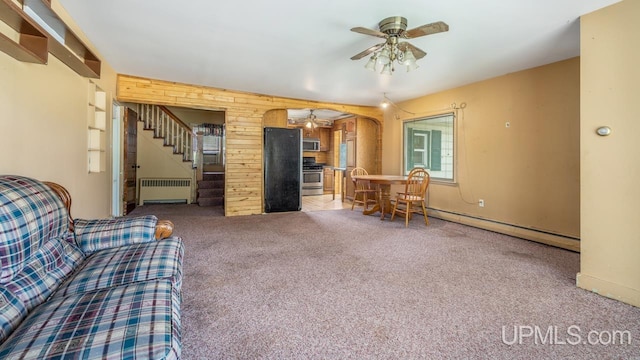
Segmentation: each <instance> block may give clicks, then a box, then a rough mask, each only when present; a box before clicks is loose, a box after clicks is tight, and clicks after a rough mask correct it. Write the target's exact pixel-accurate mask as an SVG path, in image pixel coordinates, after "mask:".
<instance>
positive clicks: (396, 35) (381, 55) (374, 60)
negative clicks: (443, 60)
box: [351, 16, 449, 75]
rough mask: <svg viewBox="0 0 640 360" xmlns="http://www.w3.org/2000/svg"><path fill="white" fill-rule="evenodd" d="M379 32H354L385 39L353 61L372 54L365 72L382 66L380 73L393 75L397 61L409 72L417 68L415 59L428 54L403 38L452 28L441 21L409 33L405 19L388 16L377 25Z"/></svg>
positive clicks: (358, 29) (358, 30) (354, 29)
mask: <svg viewBox="0 0 640 360" xmlns="http://www.w3.org/2000/svg"><path fill="white" fill-rule="evenodd" d="M378 29H379V30H373V29H368V28H363V27H360V26H358V27H354V28H352V29H351V31H354V32H357V33H360V34H365V35H371V36H375V37H379V38H383V39H385V41H384V42H383V43H380V44H377V45H374V46H372V47H370V48H368V49H366V50H364V51H362V52H360V53H358V54H356V55H354V56H352V57H351V60H358V59H361V58H363V57H365V56H367V55H369V54H373V55H371V58H370V59H369V61H368V62H367V64H366V65H365V66H364V67H365V68H366V69H368V70H371V71H375V70H376V65H380V66H382V71H381V72H380V73H381V74H386V75H391V74H392V73H393V71H394V70H395V69H394V67H393V65H394V62H397V63H398V64H400V65H404V66H406V67H407V72H409V71H412V70H415V69H417V68H418V64H416V60H418V59H422V58H423V57H424V56H425V55H427V53H426V52H424V51H422V50H421V49H419V48H417V47H415V46H413V45H411V44H409V43H408V42H406V41H399V40H400V39H413V38H417V37H420V36H425V35H431V34H436V33H439V32H443V31H449V25H447V24H445V23H444V22H442V21H437V22H434V23H431V24H425V25H422V26H418V27H417V28H414V29H411V30H407V19H406V18H404V17H402V16H392V17H388V18H386V19H384V20H382V21H380V22H379V23H378Z"/></svg>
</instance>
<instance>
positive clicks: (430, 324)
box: [132, 205, 640, 359]
mask: <svg viewBox="0 0 640 360" xmlns="http://www.w3.org/2000/svg"><path fill="white" fill-rule="evenodd" d="M146 213H153V214H156V215H158V217H159V218H166V219H170V220H172V221H174V223H175V225H176V229H175V234H176V235H178V236H181V237H182V238H183V239H184V242H185V245H186V254H185V266H184V270H185V272H184V287H183V291H184V292H183V297H184V300H183V358H184V359H461V358H466V359H475V358H477V359H545V358H546V359H555V358H557V359H560V358H562V359H631V358H637V359H640V309H638V308H635V307H632V306H629V305H626V304H623V303H620V302H617V301H614V300H610V299H607V298H604V297H602V296H599V295H596V294H593V293H590V292H587V291H584V290H581V289H578V288H577V287H576V286H575V275H576V273H577V272H578V271H579V254H577V253H573V252H569V251H566V250H562V249H557V248H553V247H549V246H545V245H541V244H537V243H533V242H529V241H526V240H522V239H517V238H513V237H509V236H505V235H501V234H496V233H492V232H488V231H484V230H480V229H476V228H471V227H467V226H463V225H459V224H455V223H450V222H445V221H441V220H437V219H431V225H430V226H429V227H425V226H424V225H423V224H422V223H421V222H420V221H419V219H414V221H412V222H411V224H410V227H409V228H407V229H405V228H404V224H403V221H400V220H396V221H394V222H389V220H385V221H380V220H379V218H378V217H377V216H363V215H362V214H361V213H360V212H358V211H353V212H352V211H350V210H335V211H318V212H294V213H275V214H268V215H255V216H242V217H230V218H226V217H223V216H221V215H222V212H221V211H220V209H215V208H199V207H198V206H197V205H147V206H144V207H141V208H138V209H136V210H135V211H134V212H133V214H132V215H136V214H146ZM529 331H533V333H534V335H532V336H525V335H527V334H528V333H529ZM536 331H537V335H538V336H535V333H536ZM614 331H628V333H618V334H621V335H622V336H624V335H625V334H631V344H630V345H629V344H612V343H611V342H612V341H613V340H612V339H611V338H609V340H608V341H607V334H610V335H614V333H613V332H614ZM590 332H592V333H590ZM520 335H523V336H520ZM599 337H600V339H599ZM589 341H591V342H593V343H594V344H589ZM552 342H553V343H554V344H553V345H552V344H551V343H552ZM576 342H578V343H579V344H576V345H573V343H576ZM583 342H584V343H583ZM607 342H609V344H608V345H604V344H603V343H607ZM618 342H619V341H618ZM505 343H514V344H512V345H508V344H505Z"/></svg>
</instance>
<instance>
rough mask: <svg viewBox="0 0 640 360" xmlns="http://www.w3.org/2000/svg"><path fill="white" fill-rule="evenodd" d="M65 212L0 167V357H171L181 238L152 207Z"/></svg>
mask: <svg viewBox="0 0 640 360" xmlns="http://www.w3.org/2000/svg"><path fill="white" fill-rule="evenodd" d="M67 205H69V204H67ZM69 219H70V215H69V210H68V209H67V207H66V206H65V203H64V202H63V201H62V200H61V198H60V197H59V196H58V193H56V192H55V191H53V190H52V188H51V187H50V186H48V185H47V184H46V183H44V182H41V181H38V180H35V179H30V178H27V177H21V176H0V265H1V267H2V268H1V271H0V359H179V358H180V348H181V343H180V302H181V291H180V289H181V285H182V258H183V253H184V246H183V244H182V240H181V239H180V238H178V237H175V236H170V237H167V238H164V239H160V240H158V239H155V231H156V229H155V227H156V223H157V218H156V217H155V216H140V217H131V218H116V219H101V220H82V219H75V220H73V221H72V226H70V222H69Z"/></svg>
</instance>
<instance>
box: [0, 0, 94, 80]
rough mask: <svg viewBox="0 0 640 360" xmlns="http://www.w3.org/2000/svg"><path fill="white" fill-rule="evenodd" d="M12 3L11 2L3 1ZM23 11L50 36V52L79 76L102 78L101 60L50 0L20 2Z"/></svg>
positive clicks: (21, 0)
mask: <svg viewBox="0 0 640 360" xmlns="http://www.w3.org/2000/svg"><path fill="white" fill-rule="evenodd" d="M2 1H11V0H2ZM19 1H20V2H22V9H23V11H24V12H25V13H26V14H27V15H28V16H30V17H31V18H32V19H33V20H34V21H35V22H36V23H38V24H39V25H40V26H41V27H42V28H44V29H46V30H47V35H48V36H49V52H50V53H51V54H53V56H55V57H57V58H58V60H60V61H62V62H63V63H64V64H66V65H67V66H68V67H70V68H71V69H72V70H73V71H75V72H76V73H78V74H79V75H82V76H85V77H88V78H94V79H97V78H100V66H101V62H100V60H99V59H98V58H97V57H96V56H95V55H94V54H93V53H92V52H91V51H90V50H89V48H87V46H85V45H84V44H83V43H82V41H80V39H78V37H77V36H76V35H75V34H74V33H73V31H71V29H69V28H68V27H67V25H66V24H65V23H64V22H63V21H62V20H61V19H60V18H59V17H58V15H57V14H56V13H55V12H54V11H53V9H51V2H50V1H48V0H19Z"/></svg>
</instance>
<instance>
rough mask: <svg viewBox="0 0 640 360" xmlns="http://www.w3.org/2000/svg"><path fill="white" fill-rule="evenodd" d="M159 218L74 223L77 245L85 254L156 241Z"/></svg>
mask: <svg viewBox="0 0 640 360" xmlns="http://www.w3.org/2000/svg"><path fill="white" fill-rule="evenodd" d="M157 222H158V218H156V217H155V216H154V215H145V216H137V217H131V218H126V217H119V218H115V219H97V220H84V219H75V220H74V221H73V225H74V228H75V230H74V232H75V235H76V243H77V244H78V246H80V249H81V250H82V251H84V253H85V254H91V253H94V252H96V251H98V250H102V249H108V248H112V247H118V246H123V245H128V244H132V243H139V242H148V241H153V240H154V235H155V231H156V230H155V227H156V223H157Z"/></svg>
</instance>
